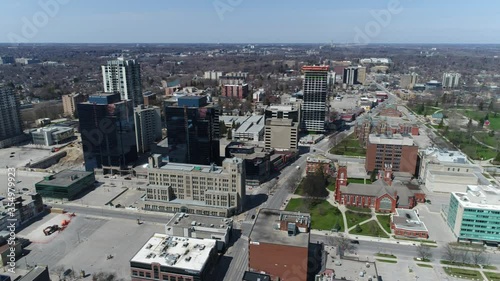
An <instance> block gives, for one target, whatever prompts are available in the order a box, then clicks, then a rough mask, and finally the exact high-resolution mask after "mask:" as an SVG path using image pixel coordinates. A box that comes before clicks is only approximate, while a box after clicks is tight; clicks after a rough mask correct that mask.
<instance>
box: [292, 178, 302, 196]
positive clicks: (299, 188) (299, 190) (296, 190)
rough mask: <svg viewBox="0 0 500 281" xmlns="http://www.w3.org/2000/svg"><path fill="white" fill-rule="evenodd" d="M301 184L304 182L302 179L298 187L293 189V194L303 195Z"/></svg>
mask: <svg viewBox="0 0 500 281" xmlns="http://www.w3.org/2000/svg"><path fill="white" fill-rule="evenodd" d="M303 182H304V179H301V180H300V183H299V185H298V186H297V188H296V189H295V192H294V194H297V195H304V189H303V184H302V183H303Z"/></svg>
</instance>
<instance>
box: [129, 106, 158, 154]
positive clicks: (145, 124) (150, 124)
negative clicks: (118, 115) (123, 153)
mask: <svg viewBox="0 0 500 281" xmlns="http://www.w3.org/2000/svg"><path fill="white" fill-rule="evenodd" d="M134 123H135V138H136V143H137V152H138V153H145V152H147V151H149V150H150V148H151V145H152V144H154V143H156V142H158V141H160V140H161V137H162V132H161V112H160V108H159V107H157V106H145V105H139V106H137V107H136V108H134Z"/></svg>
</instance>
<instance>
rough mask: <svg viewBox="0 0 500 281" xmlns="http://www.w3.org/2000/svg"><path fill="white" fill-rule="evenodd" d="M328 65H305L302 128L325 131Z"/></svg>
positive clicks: (309, 130) (303, 68)
mask: <svg viewBox="0 0 500 281" xmlns="http://www.w3.org/2000/svg"><path fill="white" fill-rule="evenodd" d="M328 69H329V67H328V66H304V67H302V71H303V72H304V84H303V88H304V103H303V104H302V129H303V130H306V131H308V132H318V133H322V132H325V118H326V110H327V107H326V101H327V95H328V93H327V89H328Z"/></svg>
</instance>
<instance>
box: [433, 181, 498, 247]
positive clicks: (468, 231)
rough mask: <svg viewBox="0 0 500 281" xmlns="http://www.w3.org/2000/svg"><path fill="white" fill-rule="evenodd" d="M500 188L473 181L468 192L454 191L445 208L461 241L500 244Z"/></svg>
mask: <svg viewBox="0 0 500 281" xmlns="http://www.w3.org/2000/svg"><path fill="white" fill-rule="evenodd" d="M498 202H500V189H499V188H498V186H492V185H489V186H478V185H470V186H468V187H467V190H466V192H452V193H451V195H450V203H449V205H448V206H445V207H444V208H443V210H442V212H443V214H444V217H445V219H446V221H447V224H448V226H449V227H450V229H451V231H452V232H453V234H454V235H455V237H456V238H457V240H458V241H464V242H482V243H488V244H494V245H497V246H498V245H500V205H498Z"/></svg>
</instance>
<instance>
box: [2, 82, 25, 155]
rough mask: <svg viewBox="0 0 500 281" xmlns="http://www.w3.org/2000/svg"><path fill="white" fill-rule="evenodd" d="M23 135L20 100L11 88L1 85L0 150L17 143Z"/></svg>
mask: <svg viewBox="0 0 500 281" xmlns="http://www.w3.org/2000/svg"><path fill="white" fill-rule="evenodd" d="M22 135H23V127H22V123H21V113H20V111H19V100H18V98H17V96H16V94H15V93H14V92H13V91H12V90H11V89H10V88H8V87H4V86H3V85H1V84H0V148H2V147H5V146H9V145H12V144H14V143H16V142H17V141H16V138H20V136H22Z"/></svg>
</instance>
